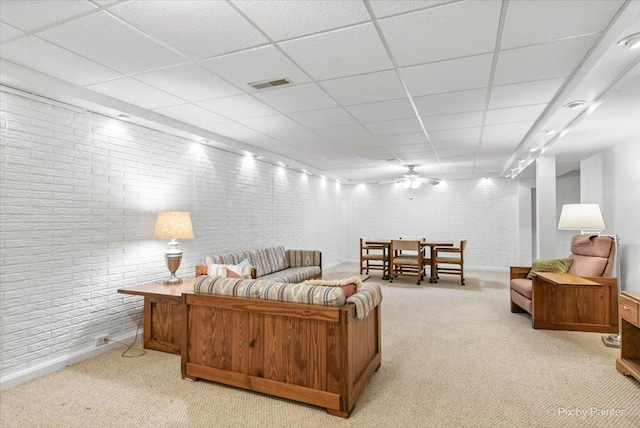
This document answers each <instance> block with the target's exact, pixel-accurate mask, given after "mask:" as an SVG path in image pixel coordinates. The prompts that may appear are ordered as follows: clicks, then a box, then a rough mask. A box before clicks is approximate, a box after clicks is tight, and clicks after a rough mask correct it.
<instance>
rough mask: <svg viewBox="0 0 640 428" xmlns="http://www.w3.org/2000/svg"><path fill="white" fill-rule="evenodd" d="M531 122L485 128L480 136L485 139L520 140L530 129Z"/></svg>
mask: <svg viewBox="0 0 640 428" xmlns="http://www.w3.org/2000/svg"><path fill="white" fill-rule="evenodd" d="M532 125H533V122H517V123H507V124H503V125H489V126H485V127H484V130H483V132H482V136H483V137H486V138H492V137H496V138H498V137H499V138H513V139H518V140H522V138H523V137H524V136H525V134H526V133H527V132H528V131H529V129H531V126H532Z"/></svg>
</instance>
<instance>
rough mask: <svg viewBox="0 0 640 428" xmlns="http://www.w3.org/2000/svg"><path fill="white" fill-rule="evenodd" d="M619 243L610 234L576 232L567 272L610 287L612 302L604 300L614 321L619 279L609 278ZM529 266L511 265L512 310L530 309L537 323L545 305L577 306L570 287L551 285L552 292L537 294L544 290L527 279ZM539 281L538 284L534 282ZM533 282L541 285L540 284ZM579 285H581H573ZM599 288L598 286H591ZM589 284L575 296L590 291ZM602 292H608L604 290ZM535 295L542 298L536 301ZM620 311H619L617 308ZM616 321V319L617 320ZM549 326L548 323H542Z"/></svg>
mask: <svg viewBox="0 0 640 428" xmlns="http://www.w3.org/2000/svg"><path fill="white" fill-rule="evenodd" d="M615 252H616V245H615V241H614V239H613V238H611V237H609V236H597V235H588V234H586V235H575V236H574V237H573V238H572V239H571V254H570V255H569V258H571V259H573V262H572V263H571V266H570V267H569V270H568V272H567V273H568V274H569V275H573V276H575V277H580V278H582V279H586V280H591V281H593V282H595V283H597V284H595V285H599V286H602V287H608V289H607V293H606V296H609V298H610V300H611V301H610V302H602V304H603V307H605V309H604V310H605V311H606V312H607V314H608V317H609V318H611V321H612V322H613V320H614V319H616V320H617V316H616V317H613V312H615V311H617V301H615V299H616V298H617V293H616V290H617V288H616V286H617V285H616V279H615V278H610V277H611V272H612V270H613V263H614V257H615ZM530 270H531V268H530V267H522V266H512V267H511V270H510V279H511V280H510V290H509V291H510V297H511V312H528V313H529V314H531V316H532V323H533V326H534V328H535V327H536V316H537V315H538V317H540V316H541V314H536V308H546V307H548V306H554V308H555V309H557V307H558V306H559V305H572V306H577V305H579V302H576V301H570V300H568V299H570V297H569V295H570V293H568V292H567V290H568V289H569V288H568V287H565V288H562V287H549V288H552V290H551V293H554V294H549V292H544V293H542V292H540V295H539V296H536V293H535V292H536V290H541V288H540V286H539V284H537V282H536V278H534V280H531V279H527V275H528V274H529V272H530ZM534 282H536V284H534ZM534 285H538V286H537V287H536V286H534ZM574 288H576V289H577V288H579V287H574ZM591 288H596V287H591ZM588 289H589V287H582V289H580V290H576V291H574V293H575V294H572V296H578V295H580V296H582V295H584V294H585V293H587V292H588ZM602 295H603V296H604V295H605V294H602ZM536 298H538V299H539V300H540V301H539V302H536ZM616 313H617V312H616ZM615 323H616V325H617V321H615ZM541 328H546V327H541ZM571 329H575V330H579V329H580V328H571Z"/></svg>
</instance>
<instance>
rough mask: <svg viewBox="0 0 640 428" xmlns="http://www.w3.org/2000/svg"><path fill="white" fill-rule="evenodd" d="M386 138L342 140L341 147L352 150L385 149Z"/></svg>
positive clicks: (370, 136) (369, 136)
mask: <svg viewBox="0 0 640 428" xmlns="http://www.w3.org/2000/svg"><path fill="white" fill-rule="evenodd" d="M384 138H385V137H380V136H373V135H368V136H365V137H354V138H347V139H342V140H340V147H342V148H345V149H351V148H354V147H384V144H383V143H382V140H383V139H384Z"/></svg>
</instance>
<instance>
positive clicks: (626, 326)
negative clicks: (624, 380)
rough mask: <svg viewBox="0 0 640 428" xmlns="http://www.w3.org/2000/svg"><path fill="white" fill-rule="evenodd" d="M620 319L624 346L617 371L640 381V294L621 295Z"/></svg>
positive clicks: (621, 347)
mask: <svg viewBox="0 0 640 428" xmlns="http://www.w3.org/2000/svg"><path fill="white" fill-rule="evenodd" d="M620 317H621V318H622V325H621V326H620V335H621V336H622V339H621V340H622V344H621V346H620V358H618V360H617V361H616V369H618V371H619V372H620V373H622V374H623V375H625V376H633V377H634V378H636V380H638V381H640V292H624V293H622V294H621V295H620Z"/></svg>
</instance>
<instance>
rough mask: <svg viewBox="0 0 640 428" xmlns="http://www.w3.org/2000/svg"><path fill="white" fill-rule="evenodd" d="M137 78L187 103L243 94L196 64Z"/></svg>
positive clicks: (157, 71)
mask: <svg viewBox="0 0 640 428" xmlns="http://www.w3.org/2000/svg"><path fill="white" fill-rule="evenodd" d="M135 78H136V79H137V80H141V81H143V82H145V83H147V84H149V85H151V86H155V87H156V88H158V89H162V90H163V91H165V92H169V93H170V94H173V95H175V96H177V97H180V98H183V99H185V100H187V101H202V100H207V99H210V98H221V97H227V96H230V95H237V94H241V93H243V92H242V91H241V90H240V89H238V88H236V87H235V86H233V85H231V84H229V83H227V82H225V81H224V80H222V79H221V78H219V77H218V76H216V75H214V74H212V73H211V72H210V71H208V70H205V69H204V68H202V67H199V66H197V65H195V64H183V65H178V66H175V67H170V68H163V69H161V70H156V71H151V72H149V73H144V74H139V75H137V76H135Z"/></svg>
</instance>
